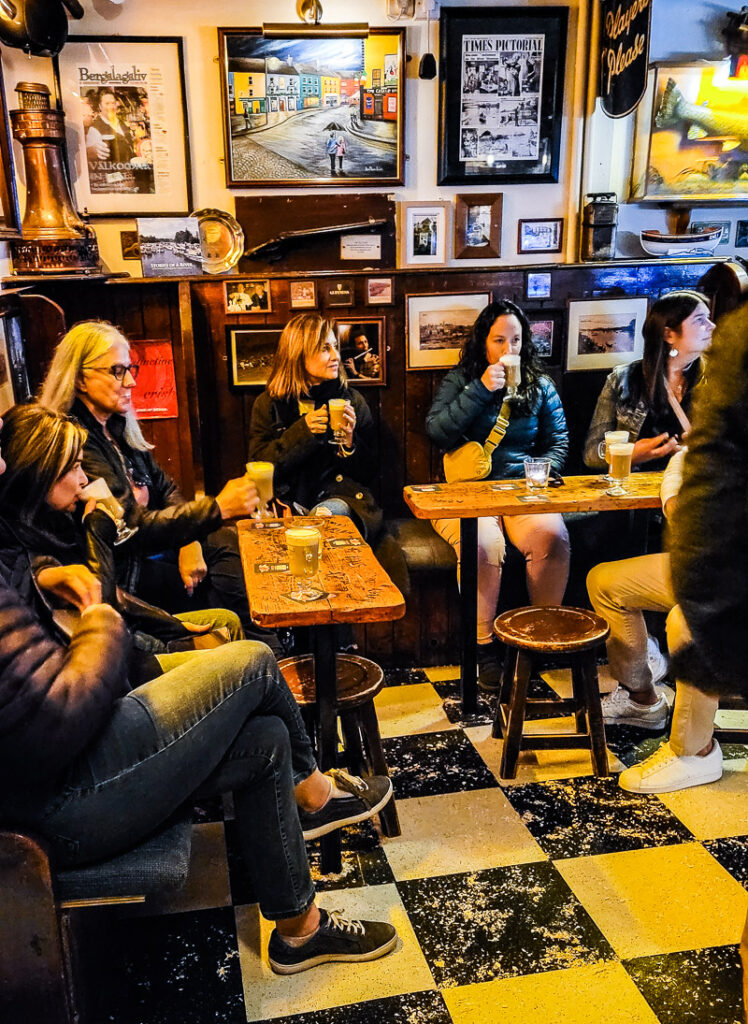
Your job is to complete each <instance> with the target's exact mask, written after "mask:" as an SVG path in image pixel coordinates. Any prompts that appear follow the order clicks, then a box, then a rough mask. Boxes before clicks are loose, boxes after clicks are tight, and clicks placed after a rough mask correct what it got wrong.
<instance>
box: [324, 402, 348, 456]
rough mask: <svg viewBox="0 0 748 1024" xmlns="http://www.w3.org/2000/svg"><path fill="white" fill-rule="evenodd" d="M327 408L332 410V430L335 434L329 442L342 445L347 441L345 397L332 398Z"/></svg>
mask: <svg viewBox="0 0 748 1024" xmlns="http://www.w3.org/2000/svg"><path fill="white" fill-rule="evenodd" d="M327 408H328V410H329V412H330V430H332V436H333V440H332V441H330V442H329V443H330V444H337V445H342V444H343V442H344V441H345V415H344V413H345V399H344V398H331V399H330V401H329V402H328V403H327Z"/></svg>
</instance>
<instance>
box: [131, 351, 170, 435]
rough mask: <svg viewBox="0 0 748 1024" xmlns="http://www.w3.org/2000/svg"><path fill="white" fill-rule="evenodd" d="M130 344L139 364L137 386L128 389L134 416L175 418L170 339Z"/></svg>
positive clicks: (155, 418)
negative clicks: (131, 390)
mask: <svg viewBox="0 0 748 1024" xmlns="http://www.w3.org/2000/svg"><path fill="white" fill-rule="evenodd" d="M130 348H131V349H132V352H133V354H134V355H135V362H136V363H137V364H138V366H139V367H140V371H139V373H138V382H137V387H136V388H134V389H133V393H132V404H133V408H134V409H135V412H136V413H137V416H138V419H141V420H170V419H176V418H177V417H178V416H179V407H178V405H177V381H176V377H175V376H174V352H173V350H172V346H171V341H170V340H168V339H164V340H161V339H159V340H151V339H147V340H144V341H131V342H130Z"/></svg>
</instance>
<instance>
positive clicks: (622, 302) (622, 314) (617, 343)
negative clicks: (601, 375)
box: [566, 296, 649, 370]
mask: <svg viewBox="0 0 748 1024" xmlns="http://www.w3.org/2000/svg"><path fill="white" fill-rule="evenodd" d="M648 302H649V300H648V299H647V297H646V296H636V297H635V298H630V297H629V296H623V297H620V298H619V297H615V298H601V299H580V300H576V299H571V300H570V301H569V327H568V341H567V347H566V369H567V370H603V369H612V368H613V367H614V366H618V364H619V363H632V362H633V361H634V360H635V359H641V357H642V354H643V352H644V336H643V335H642V327H643V326H644V320H645V318H646V315H647V307H648Z"/></svg>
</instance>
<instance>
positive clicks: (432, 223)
mask: <svg viewBox="0 0 748 1024" xmlns="http://www.w3.org/2000/svg"><path fill="white" fill-rule="evenodd" d="M449 211H450V205H449V203H442V202H431V203H415V202H411V203H400V204H399V205H398V212H399V215H400V229H399V232H398V233H399V236H400V264H401V266H404V267H443V266H444V264H445V263H446V262H447V233H448V230H449Z"/></svg>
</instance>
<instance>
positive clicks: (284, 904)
mask: <svg viewBox="0 0 748 1024" xmlns="http://www.w3.org/2000/svg"><path fill="white" fill-rule="evenodd" d="M159 662H160V663H161V666H162V668H163V669H164V675H162V676H159V677H158V678H157V679H153V680H151V681H150V682H147V683H145V684H144V685H142V686H139V687H138V688H137V689H135V690H132V691H131V692H130V693H128V694H127V695H126V696H125V697H122V698H121V699H120V700H118V701H117V702H116V703H115V705H114V707H113V710H112V716H111V718H110V719H109V722H108V723H107V725H106V726H105V727H104V729H103V730H102V732H101V733H100V734H99V736H98V737H97V738H96V740H95V741H94V743H93V744H92V745H91V746H90V747H89V748H88V749H87V750H86V751H84V753H83V754H82V755H81V756H80V757H78V758H77V759H76V761H75V762H74V763H73V765H72V767H71V768H70V769H69V771H68V773H67V777H66V778H65V781H64V784H63V785H62V786H60V787H59V788H58V791H57V792H56V793H55V794H54V795H53V796H52V797H51V798H50V797H48V798H47V799H46V800H45V801H34V800H33V799H32V798H29V795H28V794H26V795H25V798H24V799H19V803H18V807H17V808H14V811H15V813H14V814H13V819H14V820H15V821H17V822H18V823H19V824H25V825H29V826H32V827H33V828H34V829H36V830H37V831H38V832H40V833H41V834H42V835H43V836H45V837H46V839H47V840H48V841H49V843H50V845H51V849H52V853H53V855H54V857H55V859H56V860H57V862H58V863H59V864H61V865H65V866H70V865H78V864H85V863H87V862H90V861H96V860H102V859H105V858H107V857H110V856H112V855H114V854H116V853H119V852H121V851H123V850H126V849H129V848H131V847H132V846H134V845H135V844H137V843H138V842H139V841H140V840H141V839H143V838H144V837H145V836H147V835H149V834H150V833H151V832H153V831H154V830H155V829H157V828H158V827H159V826H160V825H161V824H162V823H163V822H164V821H166V819H167V818H169V817H170V815H171V814H172V813H173V812H174V811H175V810H176V809H178V808H179V807H180V806H181V805H182V804H183V803H185V802H186V801H188V800H190V799H192V798H193V797H194V795H195V794H196V793H199V794H200V795H201V796H202V795H214V794H218V793H225V792H227V791H232V792H233V794H234V809H235V813H236V821H237V826H238V833H239V842H240V844H241V849H242V854H243V856H244V860H245V862H246V865H247V869H248V871H249V873H250V876H251V878H252V881H253V884H254V887H255V891H256V892H257V894H258V898H259V902H260V909H261V910H262V913H263V914H264V916H265V917H267V918H269V919H271V920H279V919H281V918H286V917H295V916H296V915H298V914H301V913H303V912H304V911H305V910H306V909H307V908H308V907H309V906H310V905H311V904H312V902H313V900H314V886H313V883H312V880H311V877H310V874H309V864H308V861H307V855H306V847H305V846H304V839H303V836H302V833H301V826H300V824H299V817H298V811H297V808H296V801H295V799H294V786H295V785H296V784H297V783H299V782H301V781H302V780H303V779H305V778H307V777H308V776H309V775H311V774H312V772H313V771H314V770H315V768H316V764H315V761H314V757H313V754H312V748H311V745H310V743H309V739H308V737H307V734H306V730H305V729H304V724H303V722H302V720H301V716H300V714H299V709H298V706H297V704H296V701H295V700H294V698H293V695H292V694H291V691H290V690H289V689H288V686H287V685H286V682H285V680H284V679H283V676H282V675H280V673H279V671H278V667H277V665H276V662H275V659H274V658H273V656H272V654H271V652H270V650H269V649H268V648H267V647H266V646H265V645H264V644H260V643H256V642H254V641H246V640H242V641H238V642H236V643H231V644H226V645H225V646H223V647H219V648H216V649H214V650H209V651H189V652H183V653H179V654H166V655H161V656H160V657H159Z"/></svg>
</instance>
